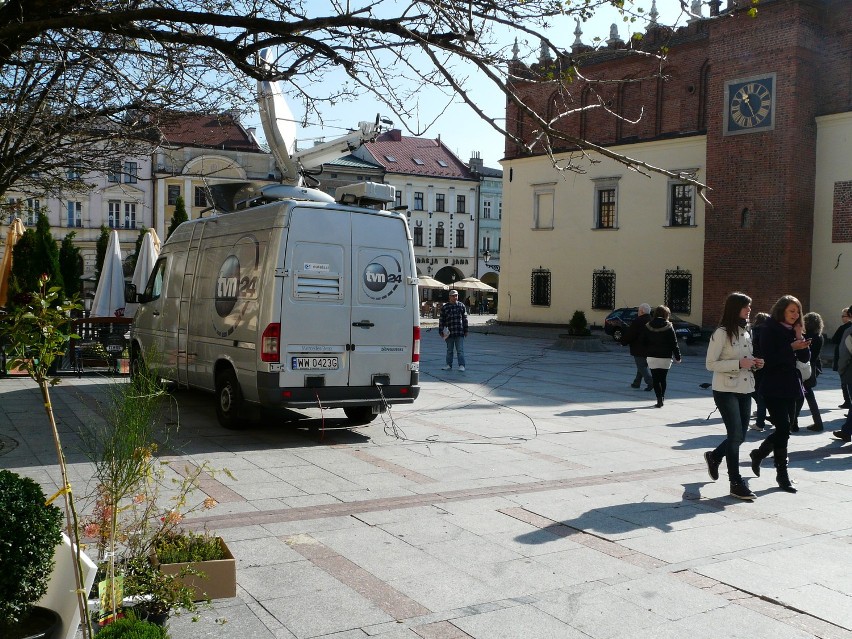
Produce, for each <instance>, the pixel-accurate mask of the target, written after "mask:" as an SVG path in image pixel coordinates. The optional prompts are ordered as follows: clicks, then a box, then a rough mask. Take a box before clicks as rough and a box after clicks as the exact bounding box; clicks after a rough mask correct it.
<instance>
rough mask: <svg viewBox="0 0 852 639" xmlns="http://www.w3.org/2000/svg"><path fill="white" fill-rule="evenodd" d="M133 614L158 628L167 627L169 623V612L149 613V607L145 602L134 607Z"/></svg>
mask: <svg viewBox="0 0 852 639" xmlns="http://www.w3.org/2000/svg"><path fill="white" fill-rule="evenodd" d="M133 612H134V613H135V614H136V616H137V617H138V618H139V619H141V620H142V621H147V622H149V623H153V624H156V625H158V626H165V625H166V624H167V623H168V621H169V613H168V612H149V611H148V606H146V605H145V603H144V602H143V603H138V604H136V605H135V606H133Z"/></svg>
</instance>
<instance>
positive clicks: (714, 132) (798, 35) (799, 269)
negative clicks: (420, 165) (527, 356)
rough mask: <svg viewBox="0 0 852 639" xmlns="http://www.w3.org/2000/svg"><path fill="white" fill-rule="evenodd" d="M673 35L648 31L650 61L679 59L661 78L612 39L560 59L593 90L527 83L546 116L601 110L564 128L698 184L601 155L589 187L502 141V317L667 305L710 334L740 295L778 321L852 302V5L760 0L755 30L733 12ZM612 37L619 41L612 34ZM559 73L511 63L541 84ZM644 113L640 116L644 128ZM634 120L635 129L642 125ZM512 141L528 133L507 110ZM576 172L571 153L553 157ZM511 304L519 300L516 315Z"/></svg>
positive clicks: (522, 120) (521, 87)
mask: <svg viewBox="0 0 852 639" xmlns="http://www.w3.org/2000/svg"><path fill="white" fill-rule="evenodd" d="M708 4H709V5H710V10H711V15H710V16H709V17H706V18H703V19H700V20H693V21H692V22H691V23H690V24H689V25H687V26H685V27H683V28H681V29H678V30H677V31H675V32H671V31H670V30H668V29H666V28H663V27H659V26H656V25H653V24H652V25H651V27H650V28H649V29H648V31H647V32H646V34H645V38H644V39H643V41H642V43H641V44H640V46H641V47H649V48H652V47H659V46H660V45H661V44H665V45H666V46H667V47H668V48H669V50H668V54H667V56H666V60H665V63H664V65H663V68H662V76H660V75H658V74H654V73H653V71H654V70H655V69H654V67H653V65H652V64H649V62H648V60H647V58H645V59H643V58H642V57H640V56H630V55H626V51H625V49H626V47H627V45H625V44H624V43H623V42H621V41H620V40H619V38H618V37H617V33H613V34H611V37H610V40H608V41H607V42H608V46H607V47H605V48H603V49H601V50H599V51H596V52H589V51H588V50H587V48H586V47H583V46H582V44H581V43H580V42H579V35H578V39H577V41H575V43H574V46H573V47H572V51H571V52H570V53H567V52H566V54H565V55H566V56H568V55H571V56H573V57H574V58H575V59H577V60H580V61H581V62H580V65H581V66H580V68H581V72H582V74H583V76H584V77H586V78H591V79H604V78H615V79H628V80H631V81H630V82H627V83H614V84H609V85H597V86H595V87H591V86H589V85H588V84H587V83H584V82H574V83H572V84H568V85H561V84H560V83H558V82H546V83H543V82H533V81H527V80H518V81H517V82H515V89H516V90H517V91H518V92H519V93H520V94H521V95H522V96H523V97H524V99H525V101H526V102H527V103H528V104H532V105H534V108H535V110H536V111H537V112H538V113H539V114H541V115H542V116H545V117H548V118H552V117H553V116H554V115H556V114H557V113H560V112H563V111H565V110H568V109H578V108H581V107H584V106H588V105H590V104H593V103H594V101H596V100H597V99H598V98H597V96H598V95H599V96H600V99H601V101H602V102H603V103H604V104H606V105H607V107H608V108H609V109H610V110H611V111H613V112H615V113H616V114H619V115H621V116H623V119H618V118H616V117H613V115H611V114H610V113H607V111H606V110H604V109H594V110H587V111H581V112H580V114H579V115H574V116H572V117H570V118H567V119H566V121H565V124H564V130H565V131H566V132H568V133H570V134H572V135H574V136H577V137H582V138H585V139H588V140H590V141H592V142H594V143H597V144H599V145H601V146H603V147H606V149H608V150H611V151H615V152H618V153H621V154H624V155H628V156H631V157H634V158H637V159H640V160H643V161H645V162H648V163H649V164H653V165H656V166H659V167H661V168H665V169H669V170H671V171H673V172H675V173H677V172H680V171H684V172H687V173H689V174H691V175H695V176H696V178H697V179H698V180H700V181H701V182H704V183H706V184H707V185H708V186H709V187H710V188H711V189H712V190H710V191H709V193H708V198H709V200H710V202H711V203H712V208H711V207H710V206H705V204H704V202H703V201H702V200H701V198H700V197H698V194H697V193H696V189H695V188H694V187H693V186H691V185H689V184H687V183H685V182H684V181H683V180H677V179H672V178H668V177H666V176H662V175H658V174H652V175H651V177H650V178H649V177H645V176H641V175H638V174H636V173H635V172H631V171H630V170H628V169H627V168H626V167H625V166H623V165H621V164H618V163H617V162H615V161H613V160H610V159H608V158H605V157H603V156H597V155H596V154H594V153H592V157H593V158H594V159H598V160H600V163H595V164H591V165H588V166H587V167H586V168H587V171H586V173H584V174H583V173H580V174H578V173H565V172H559V171H557V170H555V169H554V168H553V167H552V163H551V160H550V158H548V157H547V156H546V155H545V154H543V153H539V154H536V153H533V154H529V153H524V152H523V150H522V147H519V146H517V145H514V144H512V143H510V142H507V146H506V158H505V160H504V162H503V168H504V176H505V177H504V207H505V209H506V216H505V217H504V220H503V242H504V250H503V259H502V272H501V291H500V292H501V299H502V300H503V303H502V305H501V308H500V319H501V320H504V321H519V322H521V321H522V322H545V323H566V322H567V321H568V320H569V319H570V317H571V314H572V313H573V311H574V310H577V309H579V310H583V311H585V312H586V314H587V317H588V318H589V319H590V321H593V322H597V323H600V322H601V321H602V319H603V317H605V316H606V314H607V313H608V312H609V310H610V309H612V308H615V307H619V306H635V305H638V304H639V303H640V302H643V301H647V302H649V303H651V304H659V303H666V304H668V305H669V306H671V307H672V309H673V310H674V311H675V312H677V313H678V314H679V315H681V316H684V317H687V318H689V319H691V320H692V321H695V322H696V323H699V324H701V325H703V326H705V327H711V326H713V325H715V324H716V322H717V321H718V315H719V312H720V310H721V305H722V302H723V300H724V298H725V296H726V295H727V294H728V293H729V292H730V291H733V290H743V291H745V292H746V293H748V294H749V295H751V296H752V297H754V298H755V304H754V311H755V312H756V311H758V310H768V309H769V307H770V306H771V304H772V303H773V302H774V301H775V300H776V299H777V298H778V297H779V296H781V295H783V294H785V293H792V294H794V295H796V296H797V297H799V298H800V299H801V300H802V302H803V304H804V306H805V308H806V310H816V311H818V312H820V313H822V314H823V316H824V317H825V319H826V323H827V325H828V326H827V328H829V329H831V330H833V326H836V323H837V321H838V319H839V317H836V316H838V315H839V313H838V312H837V311H838V310H839V309H840V307H841V306H848V305H849V304H850V303H852V289H850V287H849V284H848V283H849V281H850V274H852V262H850V260H852V246H849V245H848V244H849V243H850V242H852V204H850V194H852V161H850V159H852V153H850V151H849V149H850V148H852V139H850V138H852V11H850V10H849V9H850V6H849V2H848V1H846V0H761V2H760V4H759V5H758V14H757V17H755V18H752V17H749V16H748V15H747V14H746V13H745V12H741V11H740V10H739V9H738V8H737V7H736V4H735V2H734V1H733V0H729V2H728V4H727V6H725V7H724V8H723V7H722V6H721V2H719V1H715V0H714V1H711V2H709V3H708ZM613 29H615V27H613ZM559 63H560V61H559V60H551V59H548V58H547V57H546V56H542V58H541V59H540V60H539V61H538V63H537V64H532V65H526V64H524V63H523V62H522V61H520V60H515V61H514V62H513V66H514V68H513V69H512V70H513V72H514V73H515V75H516V76H519V77H524V76H526V77H527V78H532V77H533V76H537V75H539V74H540V73H541V72H542V71H545V72H546V71H547V70H548V69H549V68H557V67H558V65H559ZM640 116H641V117H640ZM630 120H637V121H636V122H635V123H633V122H631V121H630ZM507 126H509V127H510V130H513V131H514V132H516V133H518V134H519V135H521V136H522V137H523V138H524V139H526V140H530V139H532V135H533V134H534V125H533V123H532V122H531V121H530V118H528V117H525V116H524V115H522V114H520V113H519V111H518V109H517V108H516V107H515V106H514V105H513V104H509V105H507ZM555 150H556V151H557V152H558V153H557V154H556V158H557V159H559V160H561V161H563V162H565V161H568V160H569V159H571V158H574V159H575V160H576V159H579V155H578V153H577V151H576V149H575V148H571V147H570V146H564V147H562V148H556V149H555ZM506 293H509V294H510V295H511V296H513V297H514V301H513V302H510V303H509V304H507V303H506V302H507V301H508V296H507V295H506Z"/></svg>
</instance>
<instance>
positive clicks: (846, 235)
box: [831, 182, 852, 243]
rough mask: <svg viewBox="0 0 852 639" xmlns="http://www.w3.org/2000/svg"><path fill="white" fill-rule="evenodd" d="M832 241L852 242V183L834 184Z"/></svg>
mask: <svg viewBox="0 0 852 639" xmlns="http://www.w3.org/2000/svg"><path fill="white" fill-rule="evenodd" d="M832 212H833V215H832V217H831V241H832V242H835V243H839V242H852V182H835V183H834V207H833V211H832Z"/></svg>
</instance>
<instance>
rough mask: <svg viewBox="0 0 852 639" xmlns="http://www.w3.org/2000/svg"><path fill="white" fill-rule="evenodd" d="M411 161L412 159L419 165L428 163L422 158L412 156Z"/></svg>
mask: <svg viewBox="0 0 852 639" xmlns="http://www.w3.org/2000/svg"><path fill="white" fill-rule="evenodd" d="M411 161H412V162H414V163H415V164H416V165H417V166H423V165H424V164H426V163H425V162H424V161H423V160H421V159H420V158H411Z"/></svg>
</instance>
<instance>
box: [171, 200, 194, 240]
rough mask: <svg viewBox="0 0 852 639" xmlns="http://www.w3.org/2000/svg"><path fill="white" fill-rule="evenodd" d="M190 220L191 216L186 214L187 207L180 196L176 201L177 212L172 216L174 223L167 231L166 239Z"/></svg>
mask: <svg viewBox="0 0 852 639" xmlns="http://www.w3.org/2000/svg"><path fill="white" fill-rule="evenodd" d="M188 219H189V216H188V215H187V214H186V205H185V204H184V202H183V197H182V196H180V195H178V197H177V199H176V200H175V212H174V213H173V214H172V222H171V224H169V228H168V230H167V231H166V239H169V235H171V234H172V232H173V231H174V230H175V229H176V228H177V227H178V226H180V225H181V224H182V223H183V222H186V221H187V220H188Z"/></svg>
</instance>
